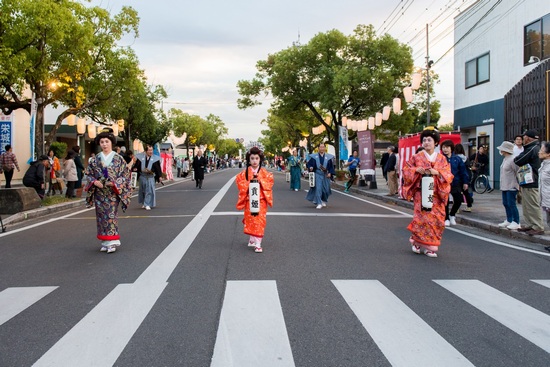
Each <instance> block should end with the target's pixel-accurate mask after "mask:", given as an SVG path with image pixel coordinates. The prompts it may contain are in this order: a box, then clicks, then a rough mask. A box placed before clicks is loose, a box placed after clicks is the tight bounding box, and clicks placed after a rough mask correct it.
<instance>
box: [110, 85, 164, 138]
mask: <svg viewBox="0 0 550 367" xmlns="http://www.w3.org/2000/svg"><path fill="white" fill-rule="evenodd" d="M132 82H133V84H129V85H128V91H127V93H126V94H124V96H125V98H121V99H120V100H119V101H118V102H117V103H116V105H114V106H113V109H112V110H111V112H110V113H111V114H113V117H115V116H116V118H120V119H124V122H125V129H124V133H123V138H124V140H125V143H126V146H130V139H139V140H141V141H142V142H143V143H145V144H148V145H154V144H156V143H158V142H160V141H162V140H164V139H165V138H166V137H167V136H168V132H169V131H170V127H171V125H170V121H169V119H168V118H167V117H166V116H165V114H164V112H163V111H162V110H161V109H159V108H157V107H156V106H158V105H159V103H160V101H161V100H162V99H163V98H166V97H167V94H166V91H165V90H164V88H163V87H162V86H158V85H157V86H153V85H148V84H147V80H146V79H145V77H141V78H139V79H138V80H133V81H132Z"/></svg>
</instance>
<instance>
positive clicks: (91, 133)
mask: <svg viewBox="0 0 550 367" xmlns="http://www.w3.org/2000/svg"><path fill="white" fill-rule="evenodd" d="M96 133H97V129H96V127H95V125H94V124H89V125H88V136H89V137H90V139H95V137H96Z"/></svg>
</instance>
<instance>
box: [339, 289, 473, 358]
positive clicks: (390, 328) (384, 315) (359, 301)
mask: <svg viewBox="0 0 550 367" xmlns="http://www.w3.org/2000/svg"><path fill="white" fill-rule="evenodd" d="M332 283H333V284H334V286H335V287H336V289H338V291H339V292H340V294H341V295H342V296H343V297H344V299H345V301H346V302H347V304H348V305H349V306H350V308H351V310H352V311H353V313H354V314H355V315H356V316H357V318H358V319H359V321H360V322H361V323H362V324H363V327H364V328H365V329H366V330H367V331H368V333H369V334H370V336H371V337H372V339H373V340H374V342H375V343H376V344H377V345H378V347H379V348H380V350H381V351H382V353H383V354H384V355H385V356H386V358H387V359H388V361H389V362H390V364H391V365H392V366H394V367H401V366H402V367H415V366H419V367H425V366H446V367H451V366H473V364H472V363H470V361H468V360H467V359H466V358H465V357H464V356H463V355H462V354H460V352H458V351H457V350H456V349H455V348H454V347H453V346H451V345H450V344H449V343H448V342H447V341H446V340H445V339H444V338H443V337H442V336H441V335H439V334H438V333H437V332H436V331H435V330H434V329H432V328H431V327H430V326H429V325H428V324H427V323H426V322H425V321H424V320H422V319H421V318H420V316H418V315H417V314H416V313H415V312H414V311H412V310H411V309H410V308H409V307H407V305H405V303H403V302H402V301H401V300H400V299H399V298H398V297H397V296H395V295H394V294H393V293H392V292H391V291H390V290H389V289H387V288H386V287H385V286H384V285H383V284H382V283H380V282H379V281H378V280H333V281H332ZM422 340H429V341H430V342H429V343H430V348H425V345H424V344H423V343H422V342H421V341H422Z"/></svg>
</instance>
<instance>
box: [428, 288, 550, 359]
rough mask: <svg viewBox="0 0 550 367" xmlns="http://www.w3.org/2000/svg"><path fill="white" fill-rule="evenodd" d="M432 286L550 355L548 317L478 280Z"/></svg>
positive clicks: (549, 317) (549, 323) (549, 318)
mask: <svg viewBox="0 0 550 367" xmlns="http://www.w3.org/2000/svg"><path fill="white" fill-rule="evenodd" d="M434 282H436V283H437V284H439V285H440V286H442V287H443V288H445V289H447V290H448V291H449V292H451V293H453V294H455V295H456V296H458V297H460V298H462V299H463V300H464V301H466V302H468V303H469V304H471V305H472V306H474V307H475V308H477V309H478V310H480V311H482V312H483V313H485V314H487V315H488V316H490V317H491V318H493V319H495V320H496V321H498V322H500V323H501V324H502V325H504V326H506V327H507V328H509V329H511V330H512V331H514V332H516V333H517V334H519V335H521V336H522V337H524V338H525V339H527V340H529V341H530V342H531V343H533V344H535V345H537V346H538V347H540V348H542V349H543V350H545V351H546V352H548V353H550V316H548V315H546V314H544V313H542V312H541V311H539V310H537V309H535V308H533V307H531V306H529V305H526V304H525V303H523V302H520V301H518V300H516V299H515V298H512V297H510V296H508V295H506V294H504V293H502V292H500V291H499V290H497V289H494V288H492V287H490V286H489V285H487V284H485V283H483V282H480V281H479V280H434Z"/></svg>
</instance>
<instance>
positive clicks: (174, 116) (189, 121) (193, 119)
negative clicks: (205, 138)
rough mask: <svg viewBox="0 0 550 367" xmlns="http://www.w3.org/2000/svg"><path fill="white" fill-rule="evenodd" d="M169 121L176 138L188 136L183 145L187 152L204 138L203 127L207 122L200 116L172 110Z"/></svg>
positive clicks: (169, 113)
mask: <svg viewBox="0 0 550 367" xmlns="http://www.w3.org/2000/svg"><path fill="white" fill-rule="evenodd" d="M168 121H169V123H170V126H171V127H172V129H173V130H174V134H175V135H176V136H181V135H183V134H184V133H185V134H187V137H186V138H185V142H184V143H183V144H185V147H186V149H187V150H189V146H190V145H191V146H193V145H196V144H197V142H198V140H199V139H200V138H201V137H202V134H203V130H202V125H203V124H204V123H205V122H204V120H203V119H202V118H201V117H200V116H199V115H190V114H188V113H186V112H183V111H182V110H180V109H177V108H172V109H170V111H169V112H168Z"/></svg>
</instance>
